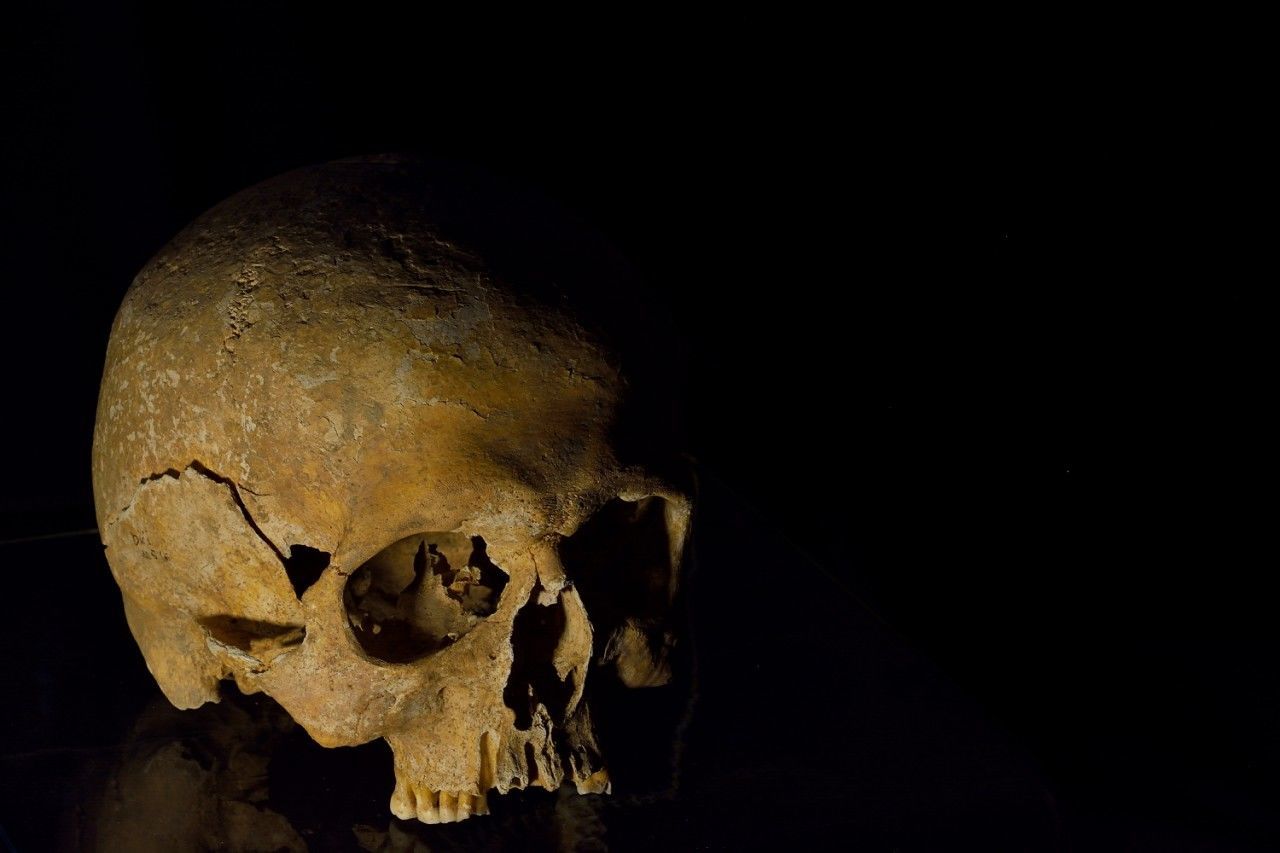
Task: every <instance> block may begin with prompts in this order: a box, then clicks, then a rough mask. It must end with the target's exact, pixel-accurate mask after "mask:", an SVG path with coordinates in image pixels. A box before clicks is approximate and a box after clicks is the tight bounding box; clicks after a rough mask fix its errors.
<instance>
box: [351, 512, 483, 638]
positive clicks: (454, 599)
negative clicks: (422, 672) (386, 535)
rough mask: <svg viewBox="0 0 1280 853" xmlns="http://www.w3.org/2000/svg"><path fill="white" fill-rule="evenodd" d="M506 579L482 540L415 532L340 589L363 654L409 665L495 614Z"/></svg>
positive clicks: (367, 564) (384, 551)
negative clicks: (490, 556) (491, 558)
mask: <svg viewBox="0 0 1280 853" xmlns="http://www.w3.org/2000/svg"><path fill="white" fill-rule="evenodd" d="M506 585H507V574H506V572H504V571H503V570H502V569H501V568H500V567H499V566H497V565H495V564H494V562H493V561H492V560H490V559H489V555H488V552H487V547H486V545H485V541H484V539H482V538H481V537H479V536H471V537H468V536H465V535H463V534H461V533H417V534H414V535H413V536H408V537H405V538H404V539H401V540H400V541H398V542H394V543H392V544H391V545H388V546H387V547H386V548H383V549H382V550H381V551H379V552H378V553H377V554H374V555H373V556H372V557H371V558H369V559H368V560H367V561H365V563H364V564H363V565H361V566H360V568H358V569H356V570H355V571H354V572H352V573H351V577H349V578H348V579H347V585H346V588H345V589H344V590H343V601H344V602H345V604H346V608H347V619H348V621H349V622H350V624H351V630H352V633H353V634H354V635H355V638H356V640H357V641H358V642H359V643H360V646H361V648H363V649H364V651H365V652H366V653H367V654H368V655H369V656H370V657H373V658H376V659H378V660H381V661H385V662H387V663H408V662H409V661H413V660H417V659H419V658H422V657H425V656H426V655H429V654H431V653H432V652H435V651H438V650H439V649H442V648H444V647H445V646H448V645H450V644H452V643H454V642H456V641H457V640H458V638H459V637H461V636H462V635H464V634H466V633H467V632H468V631H470V630H471V629H472V628H474V627H475V626H476V625H477V624H479V623H480V622H481V621H482V620H483V619H484V618H485V617H486V616H488V615H489V614H491V613H493V612H494V610H496V609H497V607H498V600H499V599H500V597H501V595H502V590H503V588H504V587H505V586H506Z"/></svg>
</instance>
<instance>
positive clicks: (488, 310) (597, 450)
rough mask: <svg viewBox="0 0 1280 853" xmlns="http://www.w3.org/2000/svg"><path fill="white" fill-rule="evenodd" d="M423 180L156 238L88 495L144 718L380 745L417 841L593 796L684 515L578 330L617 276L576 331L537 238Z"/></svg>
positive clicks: (403, 166)
mask: <svg viewBox="0 0 1280 853" xmlns="http://www.w3.org/2000/svg"><path fill="white" fill-rule="evenodd" d="M430 175H431V173H430V171H429V170H428V169H426V168H425V167H424V166H422V164H421V163H419V162H418V161H414V160H411V159H399V158H369V159H361V160H349V161H339V162H336V163H330V164H328V165H324V166H319V167H312V168H307V169H303V170H299V171H297V172H293V173H290V174H288V175H285V176H283V177H281V178H277V179H274V180H272V181H268V182H266V183H264V184H262V185H259V186H257V187H254V188H252V189H250V190H247V191H245V192H242V193H240V194H239V195H237V196H235V197H233V198H231V199H229V200H228V201H226V202H223V203H222V204H221V205H219V206H217V207H215V208H214V209H213V210H211V211H209V212H208V213H206V214H205V215H204V216H202V217H200V218H199V219H198V220H197V221H195V222H194V223H193V224H192V225H191V226H189V227H188V228H187V229H185V230H184V231H183V232H182V233H180V234H179V235H178V236H177V237H176V238H175V239H174V240H173V241H172V242H171V243H170V244H169V245H168V246H166V247H165V248H164V249H163V250H161V251H160V253H159V254H158V255H157V256H156V257H155V258H154V259H153V260H152V261H151V262H150V263H149V264H148V265H147V267H146V268H145V269H144V270H143V271H142V272H141V273H140V274H139V275H138V277H137V278H136V280H135V281H134V283H133V285H132V287H131V288H130V290H129V292H128V294H127V296H126V297H125V299H124V302H123V304H122V306H121V308H120V310H119V313H118V315H117V317H116V321H115V325H114V327H113V329H112V333H111V340H110V345H109V349H108V353H107V362H106V368H105V373H104V378H103V382H102V389H101V396H100V400H99V408H98V418H97V426H96V430H95V435H94V446H93V473H94V488H95V499H96V504H97V512H98V522H99V529H100V530H101V532H102V540H103V543H104V545H105V547H106V554H107V559H108V561H109V562H110V565H111V570H112V573H113V574H114V576H115V579H116V581H117V583H118V584H119V586H120V589H121V591H122V593H123V598H124V605H125V612H126V615H127V617H128V622H129V626H130V629H131V630H132V632H133V635H134V637H135V638H136V640H137V642H138V645H139V647H140V648H141V650H142V653H143V656H144V657H145V659H146V662H147V666H148V667H149V669H150V670H151V672H152V673H153V674H154V676H155V678H156V680H157V682H158V683H159V685H160V687H161V689H162V690H163V692H164V694H165V695H166V696H167V697H168V698H169V700H170V701H171V702H173V704H174V705H176V706H178V707H180V708H193V707H196V706H199V705H201V704H202V703H205V702H210V701H217V698H218V689H219V688H218V685H219V682H220V681H222V680H224V679H234V681H235V683H236V684H237V685H238V686H239V688H240V689H241V690H242V691H244V692H246V693H251V692H257V691H262V692H265V693H267V694H268V695H270V696H271V697H273V698H274V699H275V700H276V701H278V702H279V703H280V704H281V705H282V706H283V707H284V708H285V709H286V710H287V711H288V712H289V713H290V714H291V715H292V716H293V718H294V719H295V720H297V721H298V722H299V723H301V724H302V725H303V726H304V727H305V728H306V730H307V731H308V732H309V733H310V735H311V736H312V737H313V738H315V740H316V741H318V742H319V743H321V744H323V745H325V746H343V745H354V744H360V743H365V742H368V741H370V740H373V739H376V738H385V739H386V741H387V742H388V743H389V744H390V746H391V748H392V751H393V753H394V755H395V762H394V763H395V768H394V769H395V790H394V793H393V795H392V797H391V810H392V811H393V812H394V813H395V814H396V815H397V816H399V817H402V818H413V817H416V818H417V819H419V820H421V821H424V822H427V823H434V822H448V821H454V820H462V819H464V818H466V817H468V816H469V815H471V814H475V813H483V812H484V811H485V809H486V795H487V793H488V792H489V791H490V790H495V789H496V790H497V791H498V792H500V793H505V792H507V791H509V790H511V789H516V788H525V787H530V786H538V787H542V788H546V789H555V788H557V787H558V786H560V785H561V783H562V782H572V783H575V784H576V785H577V788H578V790H579V791H580V792H602V791H608V790H609V788H610V779H609V774H608V768H607V765H606V763H605V762H606V759H607V756H606V755H602V754H601V744H600V740H599V738H597V736H596V731H597V729H596V724H595V721H593V718H592V709H591V687H592V684H593V682H594V681H598V680H601V679H612V680H614V684H615V686H616V684H617V683H619V682H620V683H621V684H623V685H626V686H628V687H635V688H639V687H648V686H656V685H661V684H664V683H665V682H666V681H667V680H668V678H669V676H670V661H669V652H670V650H671V648H672V645H673V643H674V642H675V640H676V634H675V632H674V631H673V621H672V615H671V614H672V610H671V607H672V603H673V601H674V600H675V598H676V596H677V593H678V589H679V586H678V580H679V564H680V558H681V553H682V550H683V547H684V543H685V539H686V533H687V531H688V526H689V518H690V499H689V496H688V494H689V493H688V491H687V490H686V489H685V488H684V487H683V485H682V483H681V481H680V479H679V478H678V477H673V476H672V475H671V474H670V471H671V470H673V469H672V468H670V467H668V466H667V460H669V459H670V458H673V457H672V455H671V454H670V452H669V451H670V450H671V446H670V444H669V443H668V441H667V438H668V435H667V432H666V429H665V421H664V420H663V417H662V413H661V412H659V413H658V417H649V415H652V414H653V412H652V410H649V411H646V409H645V407H644V405H643V404H636V400H637V399H641V396H640V395H639V394H638V393H637V392H639V391H642V390H643V389H644V388H646V387H647V388H652V387H656V386H653V385H652V384H649V385H644V383H640V382H637V381H635V376H634V374H635V369H633V365H639V368H636V369H638V370H641V371H643V370H645V369H648V365H647V364H646V362H645V359H644V358H643V357H642V358H640V359H639V361H635V362H628V358H629V356H628V355H625V354H620V353H622V352H623V351H624V350H625V349H626V348H625V347H623V348H621V349H620V348H617V347H616V346H615V344H614V343H613V341H615V340H618V339H619V338H617V337H616V336H615V337H610V333H609V332H608V331H607V330H606V329H605V326H602V325H600V322H599V320H600V318H602V317H603V318H605V319H606V320H607V319H608V314H609V313H610V312H609V310H608V309H609V308H610V305H611V303H613V302H614V301H615V299H616V298H620V297H621V296H625V295H627V289H626V288H627V286H626V284H625V282H624V283H622V284H621V285H620V284H619V282H618V281H616V280H608V279H607V277H608V276H610V275H613V274H614V273H616V272H617V267H616V266H611V265H609V264H605V265H603V266H596V267H593V268H592V269H593V270H594V271H596V272H598V271H599V270H602V269H603V270H605V272H603V273H600V274H601V275H604V276H606V278H604V279H600V280H597V281H595V285H596V289H595V290H591V289H590V288H581V287H579V288H578V289H577V291H576V292H577V293H578V294H579V295H581V294H585V297H582V298H585V299H586V302H590V301H591V300H592V299H594V300H595V301H596V302H597V303H600V304H601V305H603V306H604V307H605V309H606V310H604V311H603V312H602V311H599V310H594V309H592V310H587V309H584V308H582V307H581V306H582V305H583V304H586V303H585V302H581V301H575V299H579V296H574V294H573V291H574V288H573V287H569V286H567V285H568V284H571V283H572V282H571V281H570V279H573V277H574V276H575V275H577V276H578V277H579V278H580V279H581V278H584V275H585V274H582V273H581V271H579V272H571V273H566V272H564V271H563V270H562V269H561V268H560V267H558V266H556V264H557V263H560V262H563V261H565V259H567V258H568V259H571V255H572V253H569V254H564V253H561V254H559V255H557V254H556V253H555V252H554V251H552V250H551V246H552V241H549V240H544V239H543V236H544V235H542V234H541V232H539V231H538V229H539V228H541V226H542V221H541V220H539V219H537V218H536V217H535V218H529V219H525V220H522V219H521V216H524V215H525V212H524V210H523V209H521V210H520V212H519V213H518V215H511V211H510V210H507V209H502V208H493V207H489V208H485V207H484V205H483V203H482V202H478V201H477V200H476V194H479V195H484V193H482V192H480V190H478V189H475V187H476V186H479V185H463V186H461V187H459V186H456V185H454V184H453V183H449V182H444V181H440V180H437V179H432V178H431V177H430ZM446 184H447V185H446ZM472 190H475V192H474V193H473V192H472ZM477 210H479V212H477ZM507 226H514V227H507ZM526 229H528V230H526ZM459 235H461V236H459ZM494 235H498V236H496V237H495V236H494ZM584 251H585V250H584ZM557 258H558V259H559V260H557ZM611 271H612V272H611ZM562 275H563V276H564V281H561V280H560V277H561V276H562ZM562 284H563V285H566V287H565V288H561V287H560V285H562ZM575 286H576V285H575ZM620 286H621V288H622V289H621V290H611V289H610V288H618V287H620ZM597 307H599V306H597ZM618 310H620V309H618V308H617V307H616V306H615V307H614V311H615V312H616V311H618ZM606 325H607V324H606ZM631 325H632V326H633V327H634V326H635V325H636V324H635V323H632V324H631ZM640 337H643V336H640ZM652 343H654V344H656V345H657V348H659V349H660V348H661V346H662V345H664V343H665V342H664V341H662V340H655V341H653V342H652ZM644 399H647V400H649V402H652V401H653V400H655V399H657V398H656V397H654V396H652V395H650V396H649V397H648V398H644Z"/></svg>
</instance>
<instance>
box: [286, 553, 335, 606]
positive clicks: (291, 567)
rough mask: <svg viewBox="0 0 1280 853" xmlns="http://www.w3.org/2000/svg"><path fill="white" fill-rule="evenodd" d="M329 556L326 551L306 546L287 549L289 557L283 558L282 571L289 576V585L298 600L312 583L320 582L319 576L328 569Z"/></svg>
mask: <svg viewBox="0 0 1280 853" xmlns="http://www.w3.org/2000/svg"><path fill="white" fill-rule="evenodd" d="M331 556H332V555H331V554H330V553H329V552H328V551H321V550H320V549H318V548H312V547H310V546H308V545H291V546H290V547H289V556H288V557H285V558H284V571H285V574H287V575H288V576H289V583H291V584H293V591H294V593H296V594H297V596H298V598H302V594H303V593H304V592H306V591H307V590H308V589H310V588H311V585H312V584H313V583H315V582H316V581H318V580H320V575H322V574H324V570H325V569H327V568H329V559H330V557H331Z"/></svg>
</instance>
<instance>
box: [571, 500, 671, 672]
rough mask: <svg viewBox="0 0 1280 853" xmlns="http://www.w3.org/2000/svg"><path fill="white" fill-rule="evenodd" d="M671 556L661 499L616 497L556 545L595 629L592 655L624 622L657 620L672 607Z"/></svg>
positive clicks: (668, 515) (664, 504)
mask: <svg viewBox="0 0 1280 853" xmlns="http://www.w3.org/2000/svg"><path fill="white" fill-rule="evenodd" d="M674 558H677V555H674V554H673V553H672V520H671V506H670V504H669V503H668V501H667V500H666V499H664V498H661V497H657V496H651V497H647V498H642V499H640V500H639V501H624V500H622V499H621V498H615V499H613V500H611V501H609V502H608V503H606V504H605V505H604V506H602V507H601V508H600V509H599V510H598V511H597V512H596V514H595V515H593V516H592V517H591V518H590V519H589V520H588V521H587V522H586V523H584V524H583V525H582V526H581V527H580V528H578V530H577V532H576V533H574V534H573V535H572V536H570V537H568V538H567V539H565V540H564V542H562V543H561V545H560V559H561V560H562V561H563V562H564V567H565V571H566V573H567V574H568V575H569V577H570V578H572V579H573V581H574V583H575V585H576V586H577V588H578V592H579V594H580V595H581V596H582V601H583V603H584V604H585V605H586V607H587V612H588V613H590V614H591V622H592V624H593V625H594V626H595V629H596V630H595V642H596V646H597V648H596V653H597V654H600V653H602V652H603V651H604V645H605V644H606V643H608V641H609V639H610V638H611V637H612V636H613V633H614V631H615V630H617V628H618V627H619V626H620V625H622V623H623V622H624V620H627V619H633V620H638V621H640V622H649V621H653V620H661V619H663V618H665V617H666V615H667V613H668V610H669V609H670V607H671V600H672V597H673V595H674V591H675V584H676V580H677V572H678V569H679V566H678V565H677V564H676V563H675V561H674Z"/></svg>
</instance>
